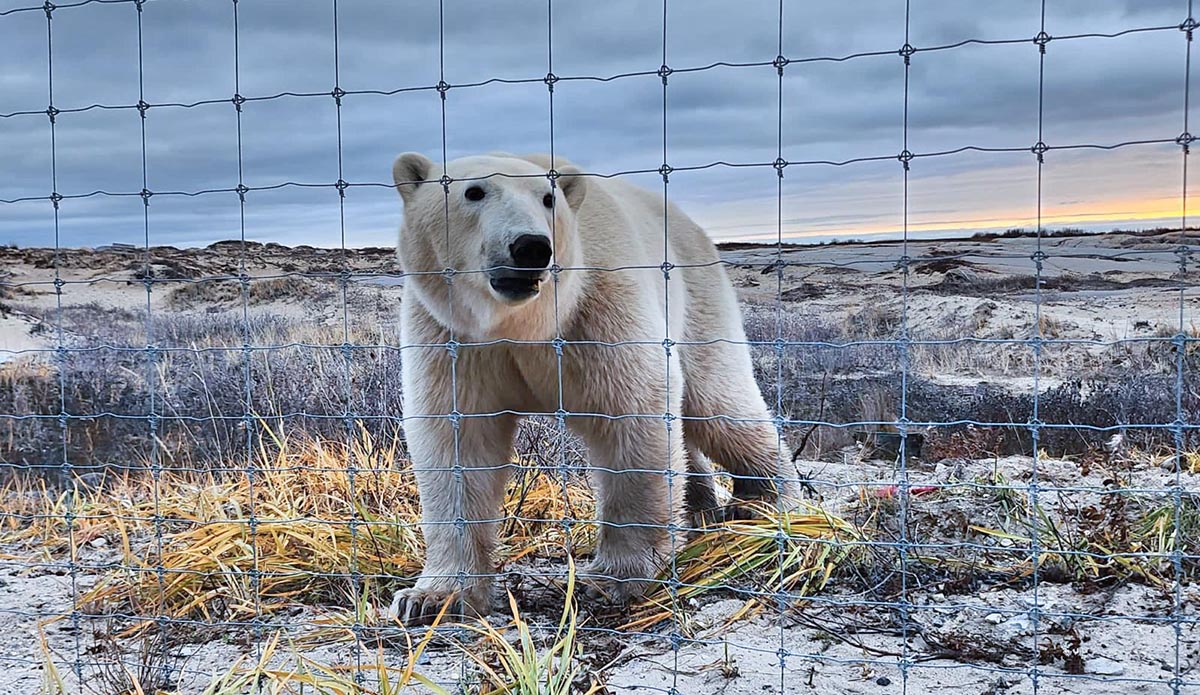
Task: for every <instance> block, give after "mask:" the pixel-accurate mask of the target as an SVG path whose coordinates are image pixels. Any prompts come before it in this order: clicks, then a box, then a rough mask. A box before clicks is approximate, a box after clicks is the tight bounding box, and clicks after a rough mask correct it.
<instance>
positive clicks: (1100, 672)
mask: <svg viewBox="0 0 1200 695" xmlns="http://www.w3.org/2000/svg"><path fill="white" fill-rule="evenodd" d="M1083 670H1084V671H1085V672H1086V673H1091V674H1093V675H1097V676H1119V675H1121V674H1123V673H1125V666H1124V665H1123V664H1121V662H1119V661H1113V660H1112V659H1110V658H1108V657H1106V656H1097V657H1092V658H1091V659H1088V660H1087V661H1086V662H1084V664H1083Z"/></svg>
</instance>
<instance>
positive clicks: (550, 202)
mask: <svg viewBox="0 0 1200 695" xmlns="http://www.w3.org/2000/svg"><path fill="white" fill-rule="evenodd" d="M542 205H545V206H546V208H547V209H549V208H552V207H554V194H553V193H547V194H546V195H544V196H542Z"/></svg>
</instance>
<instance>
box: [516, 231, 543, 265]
mask: <svg viewBox="0 0 1200 695" xmlns="http://www.w3.org/2000/svg"><path fill="white" fill-rule="evenodd" d="M508 252H509V253H510V254H512V259H513V265H514V266H516V267H518V268H529V269H535V268H536V269H538V270H541V269H543V268H545V267H546V266H548V265H550V237H545V236H542V235H540V234H522V235H521V236H519V237H517V239H516V241H514V242H513V243H511V244H509V245H508Z"/></svg>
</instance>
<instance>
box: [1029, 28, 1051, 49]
mask: <svg viewBox="0 0 1200 695" xmlns="http://www.w3.org/2000/svg"><path fill="white" fill-rule="evenodd" d="M1053 40H1054V37H1053V36H1051V35H1049V34H1047V33H1046V32H1044V31H1039V32H1038V34H1037V36H1035V37H1033V42H1034V43H1035V44H1037V47H1038V51H1039V52H1040V53H1042V54H1045V53H1046V44H1048V43H1050V42H1051V41H1053Z"/></svg>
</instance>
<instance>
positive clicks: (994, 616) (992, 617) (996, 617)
mask: <svg viewBox="0 0 1200 695" xmlns="http://www.w3.org/2000/svg"><path fill="white" fill-rule="evenodd" d="M983 619H984V620H986V621H988V622H989V623H991V624H992V625H999V624H1000V623H1002V622H1004V614H1003V613H988V614H987V615H985V616H983Z"/></svg>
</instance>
